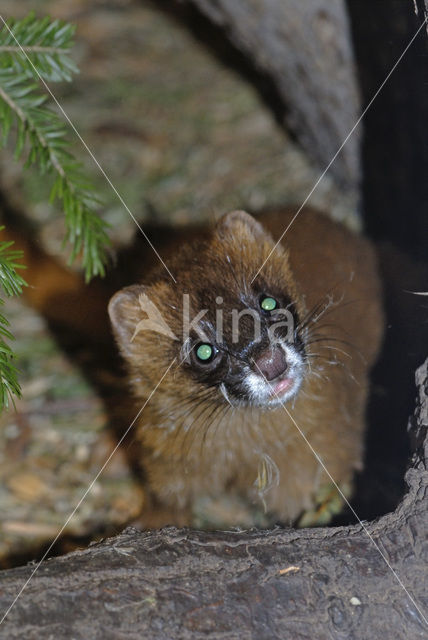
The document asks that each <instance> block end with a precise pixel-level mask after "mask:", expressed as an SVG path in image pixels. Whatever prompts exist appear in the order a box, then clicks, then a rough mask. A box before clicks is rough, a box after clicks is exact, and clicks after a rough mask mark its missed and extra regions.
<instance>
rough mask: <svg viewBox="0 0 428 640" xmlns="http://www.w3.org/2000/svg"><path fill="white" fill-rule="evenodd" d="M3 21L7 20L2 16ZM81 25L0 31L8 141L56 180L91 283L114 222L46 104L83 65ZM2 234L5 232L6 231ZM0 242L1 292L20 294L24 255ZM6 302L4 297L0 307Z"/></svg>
mask: <svg viewBox="0 0 428 640" xmlns="http://www.w3.org/2000/svg"><path fill="white" fill-rule="evenodd" d="M1 20H3V18H1ZM74 30H75V28H74V26H73V25H70V24H67V23H65V22H62V21H60V20H51V18H49V17H45V18H42V19H37V18H36V17H35V16H34V13H31V14H30V15H28V16H27V17H26V18H24V19H22V20H14V19H10V20H8V21H7V22H5V21H4V20H3V27H1V28H0V146H5V145H6V144H7V142H8V140H9V138H10V133H11V131H12V130H13V131H14V132H15V134H16V135H15V157H16V159H18V158H20V157H21V156H23V155H24V154H25V165H24V166H25V167H30V166H31V165H35V166H36V167H37V168H38V169H39V172H40V173H41V174H42V175H45V174H49V175H52V177H53V186H52V190H51V194H50V199H51V201H53V200H55V199H60V200H61V203H62V208H63V211H64V214H65V227H66V237H65V239H64V242H69V243H70V245H71V256H70V260H71V261H72V260H74V259H75V258H76V257H77V256H78V255H81V258H82V263H83V267H84V272H85V278H86V280H89V279H90V278H91V277H93V276H96V275H104V273H105V264H106V262H107V256H106V248H107V246H108V245H109V239H108V236H107V232H106V231H107V227H108V225H107V224H106V223H105V222H104V221H103V220H102V219H101V218H100V217H99V216H98V215H97V208H99V205H100V201H99V199H98V198H97V196H96V195H95V193H94V189H93V188H92V185H91V184H90V182H89V181H88V180H87V178H86V177H85V174H84V172H83V170H82V167H81V165H80V163H78V162H77V161H76V159H75V158H74V156H73V155H72V154H71V152H70V151H69V147H70V143H69V141H68V139H67V129H66V127H65V126H64V123H63V121H62V120H61V119H60V118H59V116H58V114H57V113H56V112H55V111H53V110H52V109H50V108H49V106H47V105H46V102H47V99H48V96H47V95H46V94H45V93H44V92H41V91H40V81H43V82H44V81H50V82H56V81H64V80H65V81H70V80H71V78H72V74H73V73H76V72H77V71H78V70H77V67H76V66H75V64H74V62H73V61H72V59H71V58H70V57H69V51H70V49H71V47H72V44H73V43H72V37H73V34H74ZM0 231H1V229H0ZM11 245H12V243H9V242H1V241H0V289H3V291H4V294H5V295H6V296H10V295H19V294H20V293H21V292H22V287H23V286H24V285H25V284H26V283H25V281H24V280H23V278H21V276H20V275H19V274H18V273H17V269H19V268H21V266H22V265H20V264H19V259H20V257H21V254H20V252H17V251H15V250H13V249H12V247H11ZM3 304H4V300H3V299H1V298H0V306H2V305H3ZM8 325H9V323H8V321H7V319H6V318H5V317H4V315H2V314H0V409H1V408H4V407H8V406H9V403H10V401H12V402H13V396H19V395H20V387H19V383H18V378H17V373H18V372H17V369H16V367H15V366H14V364H13V360H14V357H15V356H14V354H13V351H12V349H11V348H10V347H9V346H8V345H7V344H6V342H5V340H12V339H13V335H12V334H11V332H10V331H9V329H8V328H7V327H8Z"/></svg>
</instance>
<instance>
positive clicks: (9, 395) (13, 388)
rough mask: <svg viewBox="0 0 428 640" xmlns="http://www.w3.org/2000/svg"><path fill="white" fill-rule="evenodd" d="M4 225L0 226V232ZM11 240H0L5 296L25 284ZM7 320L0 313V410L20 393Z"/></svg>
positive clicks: (0, 271)
mask: <svg viewBox="0 0 428 640" xmlns="http://www.w3.org/2000/svg"><path fill="white" fill-rule="evenodd" d="M3 229H4V227H0V232H1V231H2V230H3ZM12 246H13V242H8V241H2V242H0V287H1V288H2V289H3V292H4V294H5V295H6V296H14V295H20V294H21V293H22V288H23V287H24V286H26V284H27V283H26V282H25V280H24V279H23V278H22V277H21V276H20V275H19V273H18V272H17V270H18V269H23V268H25V267H24V265H22V264H20V262H19V260H20V259H21V258H22V251H16V250H15V249H12ZM3 305H4V300H3V299H2V298H0V306H3ZM8 326H9V322H8V320H7V319H6V318H5V316H4V315H3V314H0V410H2V409H4V408H8V407H9V403H10V402H12V403H13V397H14V396H16V397H19V396H20V395H21V388H20V386H19V382H18V370H17V369H16V367H15V366H14V364H13V360H14V358H15V355H14V353H13V351H12V349H11V348H10V347H9V346H8V345H7V344H6V342H5V340H13V339H14V338H13V335H12V333H11V332H10V331H9V329H7V327H8Z"/></svg>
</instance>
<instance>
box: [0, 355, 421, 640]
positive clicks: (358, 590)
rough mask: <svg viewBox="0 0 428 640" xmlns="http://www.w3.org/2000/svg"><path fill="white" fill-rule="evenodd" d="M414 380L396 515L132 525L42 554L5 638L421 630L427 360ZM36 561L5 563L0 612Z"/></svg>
mask: <svg viewBox="0 0 428 640" xmlns="http://www.w3.org/2000/svg"><path fill="white" fill-rule="evenodd" d="M416 381H417V385H418V392H419V395H418V401H417V407H416V410H415V414H414V417H413V418H412V420H411V421H410V424H409V429H410V433H411V438H412V441H413V446H414V454H413V458H412V467H411V468H410V469H409V470H408V472H407V474H406V483H407V486H408V491H407V493H406V495H405V497H404V499H403V500H402V502H401V504H400V505H399V507H398V508H397V509H396V511H395V512H394V513H391V514H388V515H386V516H383V517H382V518H380V519H379V520H377V521H375V522H372V523H369V524H367V525H365V527H364V528H363V527H362V526H361V525H355V526H351V527H339V528H322V529H302V530H295V529H285V530H283V529H275V530H271V531H250V532H226V533H221V532H213V533H208V532H198V531H189V530H178V529H175V528H166V529H163V530H160V531H151V532H144V533H142V532H140V531H136V530H134V529H127V530H126V531H124V532H123V533H122V534H121V535H119V536H117V537H116V538H112V539H109V540H106V541H105V542H102V543H99V544H96V545H93V546H91V547H90V548H89V549H87V550H85V551H77V552H74V553H71V554H69V555H66V556H63V557H60V558H54V559H51V560H49V561H46V562H44V563H42V565H41V566H40V568H39V569H38V570H37V571H36V572H35V574H34V577H33V578H32V579H31V581H30V582H29V584H28V586H26V588H25V590H24V591H23V593H22V595H21V596H20V598H19V599H18V601H17V602H16V604H15V606H14V607H13V608H12V609H11V611H10V613H9V614H8V616H7V617H6V619H5V620H4V622H3V624H2V625H1V626H0V638H2V639H3V638H4V639H5V640H6V639H7V640H13V639H14V638H23V637H25V638H26V639H28V640H31V639H33V638H34V639H38V638H41V637H43V638H49V637H52V638H56V639H61V638H64V640H65V639H67V640H68V639H69V638H73V639H75V640H79V639H82V640H83V639H84V640H92V639H95V638H100V639H101V638H102V639H103V640H104V639H106V638H107V639H111V640H113V639H115V640H116V639H117V640H119V639H121V638H127V639H131V640H132V639H133V638H135V640H137V638H138V640H140V639H141V638H156V639H165V640H167V639H168V640H170V639H171V638H180V639H186V638H192V639H195V640H196V639H199V638H200V639H202V638H206V637H210V638H212V639H213V640H214V639H217V638H218V639H220V638H228V640H234V639H236V640H238V639H239V640H242V639H244V638H257V639H258V640H259V639H260V640H262V639H263V638H266V640H267V639H269V640H271V639H272V638H296V639H298V640H313V638H317V639H318V640H327V639H328V640H331V639H333V640H334V639H337V640H342V639H343V640H344V639H346V640H359V639H361V640H363V639H364V640H366V639H367V638H383V637H385V638H394V640H416V639H417V638H420V639H422V638H426V637H427V628H428V627H427V621H426V620H425V621H424V618H423V615H425V616H426V615H427V605H428V597H427V590H426V588H425V587H424V580H425V576H426V564H424V560H425V562H426V533H427V527H428V510H427V507H428V504H427V502H428V500H427V498H428V472H427V465H428V435H427V431H428V360H427V361H426V362H425V364H424V365H423V366H422V367H420V368H419V370H418V371H417V373H416ZM403 428H404V425H403ZM368 533H369V534H370V536H371V538H372V539H370V537H369V535H368ZM381 554H382V555H381ZM392 569H393V571H394V572H395V575H394V573H393V571H392ZM34 570H35V567H34V565H30V566H27V567H21V568H18V569H11V570H8V571H4V572H2V574H1V578H0V611H1V612H3V611H6V609H7V607H8V606H9V605H10V604H11V602H12V601H13V599H14V597H15V596H16V595H17V594H18V593H19V590H20V589H21V588H22V587H23V586H24V584H25V582H26V580H28V579H29V578H30V577H31V575H32V573H33V572H34ZM415 603H416V604H415Z"/></svg>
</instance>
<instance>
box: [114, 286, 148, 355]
mask: <svg viewBox="0 0 428 640" xmlns="http://www.w3.org/2000/svg"><path fill="white" fill-rule="evenodd" d="M144 291H145V287H143V286H142V285H132V286H130V287H125V288H124V289H121V290H120V291H118V292H117V293H115V294H114V296H113V297H112V298H111V300H110V302H109V305H108V313H109V316H110V321H111V324H112V327H113V331H114V335H115V337H116V340H117V343H118V345H119V347H120V350H121V351H122V353H123V354H124V355H129V354H130V353H131V346H132V345H131V343H132V336H133V335H134V332H135V327H136V325H137V323H138V319H139V315H140V313H141V308H140V304H139V296H140V295H141V294H143V293H144Z"/></svg>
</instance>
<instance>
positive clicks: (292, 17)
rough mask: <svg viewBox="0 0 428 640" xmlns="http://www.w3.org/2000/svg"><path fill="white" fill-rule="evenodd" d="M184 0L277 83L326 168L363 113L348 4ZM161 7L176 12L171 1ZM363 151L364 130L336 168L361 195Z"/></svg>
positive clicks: (287, 113)
mask: <svg viewBox="0 0 428 640" xmlns="http://www.w3.org/2000/svg"><path fill="white" fill-rule="evenodd" d="M177 2H178V5H181V6H183V5H184V6H185V8H187V9H189V8H190V9H192V8H196V9H197V11H198V12H199V15H202V16H204V17H205V18H207V19H208V21H209V22H211V23H212V24H215V25H217V27H218V28H219V33H221V34H222V35H223V36H224V34H225V35H226V36H227V38H228V40H229V41H230V42H231V44H232V45H233V47H234V48H235V49H237V50H239V51H240V52H241V53H242V54H243V56H244V58H245V60H246V61H247V62H249V63H250V64H251V65H253V66H254V67H255V68H256V69H257V71H258V72H259V74H261V76H263V77H267V78H268V79H269V81H270V83H271V84H272V85H273V86H274V87H275V91H276V94H277V96H278V97H279V100H280V102H281V106H280V109H279V111H280V117H281V112H282V120H283V121H284V119H285V122H286V123H287V126H288V128H289V130H290V131H291V133H292V134H294V136H295V137H296V138H297V140H298V142H299V143H300V145H301V146H302V147H303V148H304V150H305V151H306V152H307V154H308V156H309V158H311V159H312V160H313V161H315V162H316V163H318V164H319V166H320V168H321V169H324V168H325V167H326V166H327V165H328V164H329V163H330V161H331V160H332V158H333V156H334V155H335V153H336V152H337V150H338V149H339V147H340V146H341V145H342V143H343V141H344V140H345V138H346V137H347V135H348V133H349V132H350V131H351V129H352V127H353V126H354V124H355V122H356V120H357V118H358V116H359V113H360V102H359V94H358V88H357V80H356V73H355V65H354V58H353V50H352V43H351V38H350V32H349V24H348V18H347V12H346V7H345V4H344V2H343V0H251V2H249V1H248V0H234V1H233V2H230V1H229V0H215V1H213V0H177ZM161 5H162V6H164V8H166V9H170V8H171V2H170V1H169V2H166V3H161ZM193 17H194V15H193ZM181 18H182V19H183V20H184V21H185V22H186V23H187V25H189V23H191V22H192V15H190V14H189V13H185V14H184V15H183V14H182V15H181ZM194 31H195V32H196V33H197V31H198V26H197V27H196V28H194ZM199 31H202V32H203V36H205V35H206V29H204V25H202V28H201V25H199ZM199 36H200V37H201V34H200V33H199ZM201 39H202V37H201ZM212 41H213V38H211V43H213V42H212ZM214 47H215V43H214ZM277 115H278V114H277ZM359 148H360V131H359V130H356V131H355V132H354V133H353V135H352V136H351V137H350V138H349V140H348V142H347V143H346V145H345V146H344V148H343V151H341V153H340V155H339V156H338V158H337V159H336V160H335V162H334V163H333V165H332V167H331V174H332V175H333V176H334V177H335V178H336V181H337V182H338V183H339V184H340V185H341V186H342V187H344V188H346V189H348V190H352V191H355V192H356V191H357V190H358V188H359V183H360V153H359Z"/></svg>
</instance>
